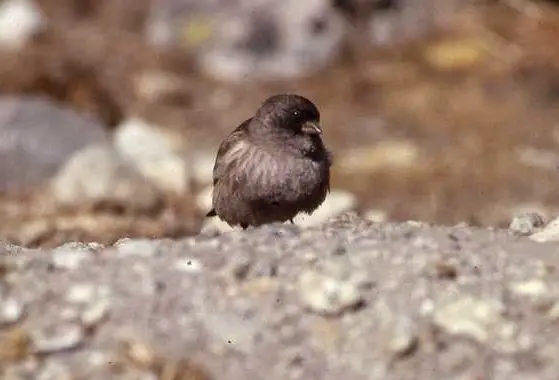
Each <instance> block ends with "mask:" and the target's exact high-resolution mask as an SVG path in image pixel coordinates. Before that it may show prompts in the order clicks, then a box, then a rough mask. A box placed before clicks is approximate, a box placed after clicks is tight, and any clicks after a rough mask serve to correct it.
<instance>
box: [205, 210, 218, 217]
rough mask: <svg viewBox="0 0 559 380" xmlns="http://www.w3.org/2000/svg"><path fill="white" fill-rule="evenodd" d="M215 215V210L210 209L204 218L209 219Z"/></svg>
mask: <svg viewBox="0 0 559 380" xmlns="http://www.w3.org/2000/svg"><path fill="white" fill-rule="evenodd" d="M216 215H217V214H216V213H215V209H214V208H212V209H211V210H210V211H208V213H207V214H206V217H208V218H209V217H211V216H216Z"/></svg>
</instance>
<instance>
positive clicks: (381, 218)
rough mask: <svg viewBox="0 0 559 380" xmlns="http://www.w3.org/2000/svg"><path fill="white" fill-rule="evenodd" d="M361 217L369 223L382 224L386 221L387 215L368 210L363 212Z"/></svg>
mask: <svg viewBox="0 0 559 380" xmlns="http://www.w3.org/2000/svg"><path fill="white" fill-rule="evenodd" d="M363 217H364V218H365V219H367V220H368V221H370V222H374V223H383V222H386V221H387V220H388V214H387V213H386V211H383V210H375V209H370V210H367V211H365V213H364V215H363Z"/></svg>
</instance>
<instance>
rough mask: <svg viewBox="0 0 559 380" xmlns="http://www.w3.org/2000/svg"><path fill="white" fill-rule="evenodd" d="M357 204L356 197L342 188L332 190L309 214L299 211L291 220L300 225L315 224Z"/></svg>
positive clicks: (323, 221) (349, 209) (351, 208)
mask: <svg viewBox="0 0 559 380" xmlns="http://www.w3.org/2000/svg"><path fill="white" fill-rule="evenodd" d="M356 206H357V198H356V197H355V195H353V194H352V193H350V192H347V191H344V190H332V191H331V192H330V194H328V196H327V197H326V200H325V201H324V203H322V204H321V205H320V207H319V208H317V209H316V210H315V212H313V213H312V214H311V215H307V214H305V213H300V214H299V215H297V216H296V217H295V218H293V221H294V222H295V224H297V225H298V226H301V227H311V226H317V225H320V224H323V223H325V222H326V221H327V220H329V219H331V218H333V217H336V216H338V215H340V214H342V213H344V212H346V211H351V210H353V209H354V208H355V207H356Z"/></svg>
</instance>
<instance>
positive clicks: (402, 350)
mask: <svg viewBox="0 0 559 380" xmlns="http://www.w3.org/2000/svg"><path fill="white" fill-rule="evenodd" d="M418 339H419V338H418V332H417V325H416V324H415V323H413V321H412V320H411V319H410V318H408V317H400V318H398V319H397V320H396V321H395V322H394V325H393V327H392V336H391V338H390V341H389V342H388V349H389V351H390V352H391V353H392V354H393V355H395V356H397V357H401V356H406V355H408V354H409V353H410V352H411V351H413V350H414V348H415V347H416V346H417V344H418Z"/></svg>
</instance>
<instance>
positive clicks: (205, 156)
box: [192, 150, 217, 185]
mask: <svg viewBox="0 0 559 380" xmlns="http://www.w3.org/2000/svg"><path fill="white" fill-rule="evenodd" d="M216 153H217V150H216V151H215V152H211V153H209V152H207V153H199V154H196V155H195V156H194V163H193V173H192V175H193V177H194V180H195V181H196V182H198V183H199V184H201V185H207V184H209V183H212V181H213V169H214V163H215V156H216Z"/></svg>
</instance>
